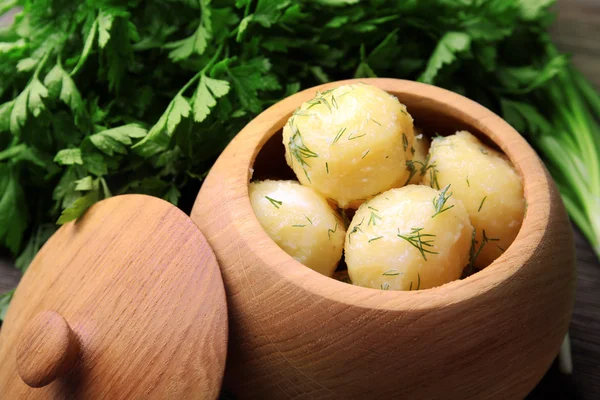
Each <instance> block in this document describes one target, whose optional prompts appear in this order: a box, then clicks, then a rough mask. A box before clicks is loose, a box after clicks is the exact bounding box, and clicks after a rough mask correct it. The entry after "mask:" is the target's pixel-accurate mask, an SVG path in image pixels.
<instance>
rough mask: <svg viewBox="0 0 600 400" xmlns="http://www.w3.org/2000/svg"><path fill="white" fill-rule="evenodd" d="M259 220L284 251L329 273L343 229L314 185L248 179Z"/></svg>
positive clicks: (340, 247) (340, 246)
mask: <svg viewBox="0 0 600 400" xmlns="http://www.w3.org/2000/svg"><path fill="white" fill-rule="evenodd" d="M249 191H250V202H251V203H252V208H253V209H254V213H255V214H256V217H257V218H258V221H259V222H260V224H261V225H262V227H263V228H264V230H265V231H266V232H267V233H268V234H269V236H270V237H271V238H272V239H273V240H274V241H275V243H277V245H278V246H279V247H281V248H282V249H283V250H284V251H285V252H286V253H288V254H289V255H290V256H292V257H294V258H295V259H296V260H297V261H299V262H300V263H302V264H304V265H306V266H307V267H309V268H311V269H313V270H315V271H317V272H320V273H321V274H323V275H326V276H331V275H332V274H333V271H335V268H336V266H337V264H338V262H339V261H340V258H341V257H342V250H343V246H344V236H345V234H346V230H345V229H344V224H343V222H342V219H341V217H340V216H339V215H338V214H337V212H336V211H334V210H333V209H332V208H331V206H330V205H329V204H328V203H327V201H326V200H325V198H324V197H323V196H321V195H320V194H318V193H317V192H315V191H314V190H313V189H311V188H309V187H305V186H301V185H300V184H299V183H298V182H293V181H268V180H267V181H262V182H253V183H250V188H249Z"/></svg>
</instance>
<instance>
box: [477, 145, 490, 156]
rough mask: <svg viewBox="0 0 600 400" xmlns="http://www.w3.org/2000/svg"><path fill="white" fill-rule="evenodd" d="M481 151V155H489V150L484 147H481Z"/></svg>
mask: <svg viewBox="0 0 600 400" xmlns="http://www.w3.org/2000/svg"><path fill="white" fill-rule="evenodd" d="M479 151H480V152H481V154H485V155H487V154H488V152H487V150H486V149H485V148H484V147H480V148H479Z"/></svg>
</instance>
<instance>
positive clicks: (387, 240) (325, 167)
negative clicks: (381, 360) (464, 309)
mask: <svg viewBox="0 0 600 400" xmlns="http://www.w3.org/2000/svg"><path fill="white" fill-rule="evenodd" d="M283 143H284V146H285V152H286V154H285V155H286V160H287V163H288V165H289V166H290V167H291V168H292V169H293V171H294V172H295V174H296V176H297V178H298V182H296V181H273V180H267V181H257V182H251V183H250V187H249V193H250V201H251V204H252V207H253V209H254V212H255V213H256V216H257V218H258V220H259V222H260V223H261V225H262V226H263V228H264V229H265V231H266V232H267V233H268V234H269V236H270V237H271V238H272V239H273V240H274V241H275V242H276V243H277V244H278V245H279V246H280V247H281V248H282V249H283V250H285V251H286V252H287V253H288V254H289V255H291V256H292V257H294V258H295V259H296V260H298V261H299V262H300V263H302V264H304V265H306V266H307V267H309V268H311V269H313V270H315V271H317V272H319V273H321V274H323V275H326V276H330V277H331V276H335V277H336V278H338V279H340V280H343V281H346V282H349V283H352V284H354V285H358V286H363V287H369V288H374V289H382V290H419V289H427V288H431V287H435V286H439V285H443V284H444V283H447V282H450V281H453V280H455V279H459V278H460V277H461V275H463V274H464V273H465V272H467V271H470V272H472V271H475V270H477V269H482V268H484V267H486V266H488V265H489V264H490V263H491V262H492V261H494V260H495V259H496V258H498V257H499V256H500V255H501V254H502V253H503V252H504V251H505V250H506V249H507V248H508V246H510V244H511V243H512V241H513V240H514V238H515V237H516V235H517V233H518V231H519V228H520V227H521V223H522V221H523V216H524V212H525V201H524V198H523V186H522V182H521V178H520V176H519V175H518V174H517V173H516V171H515V170H514V168H513V167H512V165H511V164H510V163H509V161H508V160H507V158H506V157H505V156H504V155H503V154H501V153H499V152H497V151H495V150H493V149H491V148H490V147H488V146H486V145H485V144H483V143H481V142H480V141H479V140H478V139H477V138H476V137H475V136H473V135H471V134H470V133H469V132H466V131H461V132H457V133H456V134H454V135H451V136H447V137H441V136H438V137H435V138H433V139H432V140H431V141H430V140H429V139H428V138H427V137H426V136H424V135H423V133H421V132H420V131H419V130H418V129H416V128H415V126H414V121H413V118H412V117H411V115H410V114H409V111H408V110H407V108H406V106H404V105H403V104H401V103H400V102H399V101H398V99H397V98H396V97H394V96H392V95H390V94H388V93H386V92H385V91H383V90H381V89H379V88H377V87H374V86H370V85H366V84H360V83H359V84H353V85H345V86H340V87H337V88H335V89H332V90H328V91H326V92H322V93H317V94H316V96H315V97H314V98H313V99H312V100H310V101H308V102H306V103H304V104H302V106H301V107H300V108H299V109H297V110H296V111H295V112H294V114H293V115H292V116H291V118H290V119H289V121H288V122H287V124H286V125H285V127H284V129H283ZM352 214H353V216H352ZM348 216H352V218H351V220H349V218H348ZM343 253H345V264H346V266H347V274H346V271H344V270H339V271H337V272H336V268H338V264H340V260H341V259H342V254H343Z"/></svg>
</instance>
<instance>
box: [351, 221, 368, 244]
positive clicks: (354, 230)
mask: <svg viewBox="0 0 600 400" xmlns="http://www.w3.org/2000/svg"><path fill="white" fill-rule="evenodd" d="M363 222H365V218H364V217H363V219H362V220H361V221H360V223H359V224H358V225H355V226H354V228H352V231H350V233H349V234H348V242H349V243H352V235H353V234H355V233H356V232H358V231H360V232H363V230H362V229H361V228H360V226H361V225H362V223H363ZM363 233H364V232H363Z"/></svg>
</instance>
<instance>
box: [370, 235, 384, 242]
mask: <svg viewBox="0 0 600 400" xmlns="http://www.w3.org/2000/svg"><path fill="white" fill-rule="evenodd" d="M381 238H383V236H377V237H374V238H373V239H369V243H371V242H374V241H376V240H379V239H381Z"/></svg>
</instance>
